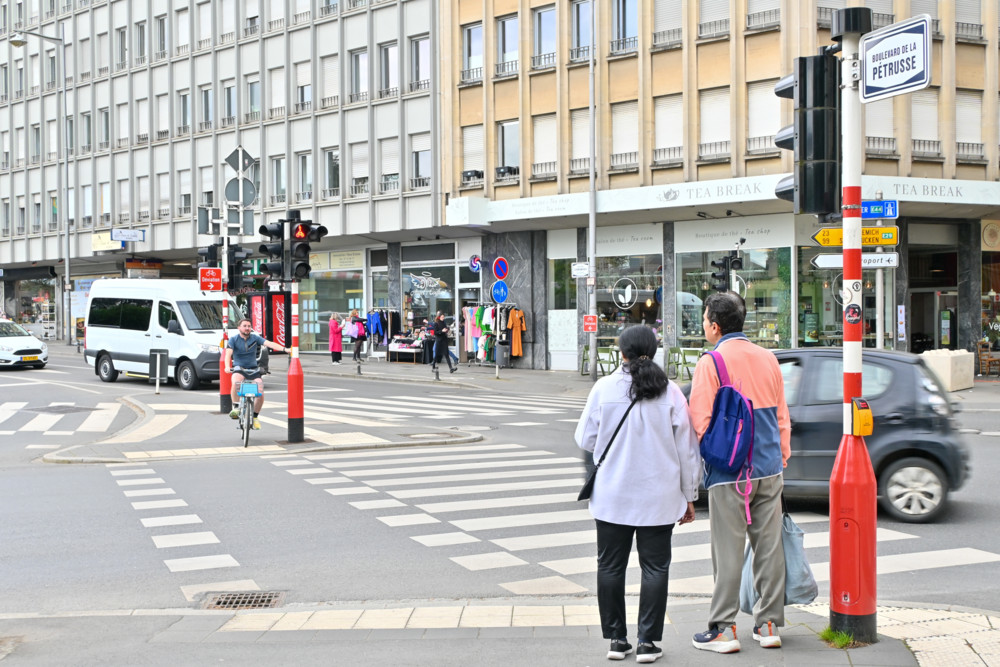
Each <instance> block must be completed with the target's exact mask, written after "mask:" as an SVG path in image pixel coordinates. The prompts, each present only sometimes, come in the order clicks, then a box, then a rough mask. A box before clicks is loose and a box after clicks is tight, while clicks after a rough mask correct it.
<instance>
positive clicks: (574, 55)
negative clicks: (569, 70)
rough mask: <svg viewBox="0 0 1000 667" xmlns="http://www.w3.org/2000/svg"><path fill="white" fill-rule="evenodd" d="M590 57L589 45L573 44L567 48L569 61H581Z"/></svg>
mask: <svg viewBox="0 0 1000 667" xmlns="http://www.w3.org/2000/svg"><path fill="white" fill-rule="evenodd" d="M589 59H590V46H574V47H572V48H571V49H570V50H569V61H570V62H571V63H582V62H586V61H587V60H589Z"/></svg>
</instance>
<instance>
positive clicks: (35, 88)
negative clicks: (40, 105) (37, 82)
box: [28, 86, 39, 97]
mask: <svg viewBox="0 0 1000 667" xmlns="http://www.w3.org/2000/svg"><path fill="white" fill-rule="evenodd" d="M38 91H39V87H38V86H32V87H31V88H29V89H28V95H31V96H32V97H34V96H35V95H37V94H38Z"/></svg>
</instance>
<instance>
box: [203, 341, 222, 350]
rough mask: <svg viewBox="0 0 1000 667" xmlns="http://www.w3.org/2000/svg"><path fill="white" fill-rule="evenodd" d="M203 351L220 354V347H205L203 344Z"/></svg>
mask: <svg viewBox="0 0 1000 667" xmlns="http://www.w3.org/2000/svg"><path fill="white" fill-rule="evenodd" d="M201 349H202V351H203V352H218V351H219V346H218V345H205V344H204V343H202V344H201Z"/></svg>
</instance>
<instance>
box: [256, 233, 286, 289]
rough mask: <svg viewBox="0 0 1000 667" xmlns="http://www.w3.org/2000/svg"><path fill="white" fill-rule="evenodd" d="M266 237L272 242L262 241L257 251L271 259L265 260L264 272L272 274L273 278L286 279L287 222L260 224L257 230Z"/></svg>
mask: <svg viewBox="0 0 1000 667" xmlns="http://www.w3.org/2000/svg"><path fill="white" fill-rule="evenodd" d="M257 231H258V232H259V233H260V235H261V236H263V237H264V238H265V239H267V240H269V241H272V243H262V244H261V245H260V247H259V248H258V249H257V252H259V253H260V254H262V255H264V256H266V257H267V258H268V259H269V260H270V261H268V262H264V264H263V265H262V266H261V268H262V269H263V270H264V273H266V274H268V275H270V276H271V278H272V279H273V280H284V279H285V222H284V220H278V221H277V222H268V223H265V224H263V225H261V226H260V229H258V230H257Z"/></svg>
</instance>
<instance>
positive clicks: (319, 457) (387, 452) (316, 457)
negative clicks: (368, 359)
mask: <svg viewBox="0 0 1000 667" xmlns="http://www.w3.org/2000/svg"><path fill="white" fill-rule="evenodd" d="M501 449H525V446H524V445H514V444H507V445H479V446H477V445H455V446H452V445H448V446H447V449H445V450H442V448H441V447H440V446H437V447H406V448H405V449H376V450H365V451H363V452H334V453H330V454H305V455H303V457H302V458H305V459H308V460H310V461H344V460H347V459H364V458H382V457H394V456H411V455H414V454H432V453H435V452H441V451H447V452H478V451H487V452H488V451H498V450H501ZM286 456H296V455H295V454H287V455H286Z"/></svg>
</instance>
